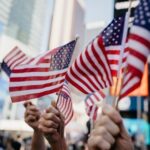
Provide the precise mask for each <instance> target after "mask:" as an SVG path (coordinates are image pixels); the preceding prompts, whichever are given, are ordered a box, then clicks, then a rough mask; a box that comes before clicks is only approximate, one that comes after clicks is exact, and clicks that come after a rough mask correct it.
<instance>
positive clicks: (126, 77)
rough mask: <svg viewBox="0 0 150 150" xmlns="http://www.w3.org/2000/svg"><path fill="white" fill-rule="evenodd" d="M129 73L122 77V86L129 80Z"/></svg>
mask: <svg viewBox="0 0 150 150" xmlns="http://www.w3.org/2000/svg"><path fill="white" fill-rule="evenodd" d="M131 75H132V74H131V73H128V74H127V75H126V76H125V77H124V80H123V84H126V82H127V81H128V80H129V78H130V77H131Z"/></svg>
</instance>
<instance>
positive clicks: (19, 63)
mask: <svg viewBox="0 0 150 150" xmlns="http://www.w3.org/2000/svg"><path fill="white" fill-rule="evenodd" d="M27 58H28V57H27V56H23V57H22V58H20V59H18V60H16V61H15V62H14V63H13V64H12V65H11V67H10V68H11V69H13V68H14V67H15V66H16V65H21V63H23V62H24V61H25V60H26V59H27Z"/></svg>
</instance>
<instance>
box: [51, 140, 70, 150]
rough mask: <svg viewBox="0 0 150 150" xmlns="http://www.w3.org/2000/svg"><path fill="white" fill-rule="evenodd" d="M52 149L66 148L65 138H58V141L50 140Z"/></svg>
mask: <svg viewBox="0 0 150 150" xmlns="http://www.w3.org/2000/svg"><path fill="white" fill-rule="evenodd" d="M50 144H51V147H52V150H67V145H66V141H65V138H60V139H59V140H58V141H54V142H51V143H50Z"/></svg>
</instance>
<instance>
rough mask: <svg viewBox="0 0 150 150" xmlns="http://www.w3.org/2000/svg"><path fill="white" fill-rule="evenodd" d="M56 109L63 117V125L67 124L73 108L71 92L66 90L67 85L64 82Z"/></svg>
mask: <svg viewBox="0 0 150 150" xmlns="http://www.w3.org/2000/svg"><path fill="white" fill-rule="evenodd" d="M57 108H58V109H59V110H60V112H61V113H62V114H63V116H64V117H65V124H68V123H69V121H70V120H71V119H72V117H73V113H74V111H73V106H72V100H71V92H70V90H69V88H68V83H67V82H66V81H65V82H64V84H63V87H62V89H61V90H60V92H59V95H58V100H57Z"/></svg>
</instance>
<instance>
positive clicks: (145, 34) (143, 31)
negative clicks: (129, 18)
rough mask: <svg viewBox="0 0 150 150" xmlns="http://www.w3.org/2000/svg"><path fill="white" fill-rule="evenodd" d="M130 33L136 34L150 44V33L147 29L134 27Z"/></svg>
mask: <svg viewBox="0 0 150 150" xmlns="http://www.w3.org/2000/svg"><path fill="white" fill-rule="evenodd" d="M130 33H133V34H136V35H138V36H140V37H142V38H144V39H146V40H147V41H149V42H150V38H149V37H150V32H149V31H148V30H147V29H146V28H143V27H139V26H136V25H134V26H133V27H132V29H131V32H130Z"/></svg>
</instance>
